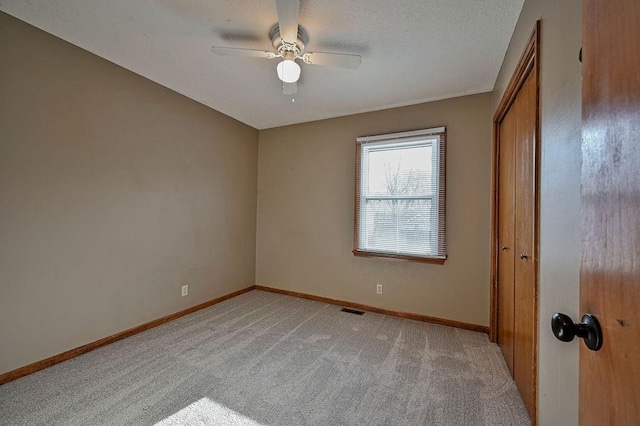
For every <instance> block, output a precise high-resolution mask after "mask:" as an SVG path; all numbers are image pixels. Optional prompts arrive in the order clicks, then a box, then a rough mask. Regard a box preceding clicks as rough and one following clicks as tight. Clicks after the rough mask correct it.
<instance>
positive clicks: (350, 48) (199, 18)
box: [0, 0, 524, 129]
mask: <svg viewBox="0 0 640 426" xmlns="http://www.w3.org/2000/svg"><path fill="white" fill-rule="evenodd" d="M523 2H524V0H401V1H400V0H396V1H393V0H386V1H383V0H359V1H355V0H352V1H344V0H301V7H300V25H301V26H302V27H303V28H304V29H305V30H306V31H307V33H308V34H309V42H308V44H307V51H312V52H313V51H318V52H335V53H353V54H359V55H361V56H362V66H361V67H360V68H359V69H358V70H343V69H336V68H329V67H320V66H313V65H305V64H301V66H302V77H301V79H300V81H299V82H298V93H297V94H296V96H295V103H292V102H291V98H290V97H288V96H283V95H282V89H281V86H280V81H279V80H278V78H277V76H276V71H275V68H276V64H277V60H276V59H274V60H266V59H256V58H242V57H224V56H216V55H214V54H213V53H211V50H210V49H211V46H212V45H218V46H230V47H246V48H253V49H264V50H271V42H270V40H269V31H270V29H271V28H272V27H273V26H274V25H275V24H276V22H277V13H276V6H275V1H274V0H136V1H132V0H108V1H105V0H0V10H2V11H4V12H6V13H8V14H10V15H13V16H15V17H17V18H19V19H21V20H23V21H25V22H28V23H30V24H32V25H34V26H36V27H38V28H41V29H43V30H45V31H47V32H49V33H51V34H54V35H56V36H58V37H60V38H62V39H63V40H66V41H68V42H71V43H73V44H75V45H77V46H79V47H81V48H83V49H86V50H88V51H90V52H93V53H95V54H96V55H98V56H101V57H103V58H105V59H108V60H109V61H112V62H114V63H116V64H118V65H120V66H122V67H124V68H127V69H129V70H131V71H133V72H135V73H138V74H140V75H142V76H144V77H147V78H149V79H151V80H153V81H155V82H157V83H159V84H162V85H164V86H166V87H169V88H171V89H173V90H175V91H176V92H179V93H182V94H183V95H185V96H188V97H190V98H192V99H195V100H196V101H199V102H201V103H203V104H205V105H208V106H210V107H212V108H214V109H216V110H218V111H221V112H223V113H225V114H227V115H229V116H231V117H233V118H235V119H237V120H239V121H242V122H244V123H246V124H248V125H250V126H253V127H255V128H257V129H265V128H270V127H277V126H283V125H287V124H294V123H301V122H305V121H312V120H319V119H323V118H329V117H336V116H341V115H347V114H354V113H358V112H364V111H372V110H378V109H384V108H388V107H393V106H400V105H409V104H415V103H420V102H425V101H430V100H435V99H443V98H450V97H455V96H460V95H466V94H472V93H481V92H486V91H490V90H492V89H493V85H494V83H495V79H496V76H497V75H498V71H499V68H500V65H501V63H502V59H503V57H504V54H505V52H506V49H507V46H508V44H509V40H510V38H511V34H512V32H513V29H514V27H515V24H516V21H517V18H518V15H519V13H520V10H521V9H522V4H523Z"/></svg>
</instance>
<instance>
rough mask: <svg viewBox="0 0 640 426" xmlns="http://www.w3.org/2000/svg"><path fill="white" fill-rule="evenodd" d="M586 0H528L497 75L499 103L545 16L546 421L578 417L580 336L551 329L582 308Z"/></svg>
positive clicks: (542, 337)
mask: <svg viewBox="0 0 640 426" xmlns="http://www.w3.org/2000/svg"><path fill="white" fill-rule="evenodd" d="M581 12H582V9H581V1H580V0H563V1H557V0H526V1H525V4H524V8H523V10H522V13H521V15H520V19H519V20H518V24H517V26H516V30H515V32H514V35H513V38H512V40H511V44H510V45H509V50H508V51H507V54H506V56H505V60H504V64H503V66H502V70H501V72H500V75H499V77H498V80H497V82H496V86H495V91H494V98H493V111H495V109H496V107H497V105H498V102H499V101H500V98H501V97H502V94H503V92H504V89H505V87H506V85H507V83H508V81H509V78H510V77H511V74H512V73H513V70H514V68H515V65H516V63H517V61H518V58H519V57H520V54H521V52H522V50H523V49H524V45H525V43H526V41H527V39H528V38H529V35H530V34H531V31H532V30H533V26H534V23H535V21H536V20H538V19H541V20H542V32H541V39H542V40H541V46H542V49H541V50H542V59H541V61H540V64H541V67H542V70H541V81H540V89H541V99H540V107H541V148H542V149H541V153H542V159H541V160H542V161H541V182H540V284H539V285H540V313H539V315H540V322H539V368H538V380H539V395H538V398H539V399H538V402H539V406H538V410H539V411H538V412H539V419H538V420H539V424H540V425H541V426H545V425H563V426H570V425H575V424H577V423H578V348H579V342H572V343H561V342H559V341H558V340H556V339H555V338H554V337H553V334H552V333H551V327H550V325H549V324H550V320H551V316H552V315H553V314H554V313H555V312H564V313H566V314H568V315H571V317H573V318H574V319H578V318H580V316H579V315H578V296H579V272H580V166H581V152H580V140H581V136H580V129H581V79H580V63H579V62H578V52H579V50H580V46H581V34H582V31H581V25H582V22H581V21H582V13H581Z"/></svg>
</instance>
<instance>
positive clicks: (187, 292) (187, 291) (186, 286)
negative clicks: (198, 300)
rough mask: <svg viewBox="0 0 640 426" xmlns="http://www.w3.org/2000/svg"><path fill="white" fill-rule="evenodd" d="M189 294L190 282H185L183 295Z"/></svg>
mask: <svg viewBox="0 0 640 426" xmlns="http://www.w3.org/2000/svg"><path fill="white" fill-rule="evenodd" d="M188 294H189V284H185V285H183V286H182V296H186V295H188Z"/></svg>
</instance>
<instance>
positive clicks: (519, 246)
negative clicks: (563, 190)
mask: <svg viewBox="0 0 640 426" xmlns="http://www.w3.org/2000/svg"><path fill="white" fill-rule="evenodd" d="M535 96H536V84H535V78H534V77H533V73H530V74H529V76H528V77H527V79H526V80H525V82H524V84H523V86H522V88H521V89H520V92H519V93H518V97H517V98H516V101H515V104H517V109H516V110H515V111H514V113H515V114H517V115H515V116H514V118H515V120H516V137H515V141H516V143H515V188H516V190H515V250H514V261H515V268H514V270H515V280H514V281H515V287H514V302H515V303H514V319H515V324H514V355H513V358H514V365H513V379H514V380H515V382H516V385H518V389H519V390H520V394H521V395H522V399H523V400H524V403H525V406H526V407H527V408H528V409H529V411H530V413H531V410H532V407H533V406H534V399H535V394H534V383H533V380H534V373H535V370H534V366H535V345H534V342H535V333H536V329H535V327H536V326H535V318H536V313H535V312H534V306H535V303H534V301H535V298H536V281H535V280H536V277H535V270H536V269H535V265H536V258H535V256H536V253H535V230H536V227H537V224H536V220H535V208H536V207H535V172H534V171H535V167H536V163H535V158H536V155H535V137H536V122H535V117H536V115H535V108H536V101H535Z"/></svg>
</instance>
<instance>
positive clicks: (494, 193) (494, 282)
mask: <svg viewBox="0 0 640 426" xmlns="http://www.w3.org/2000/svg"><path fill="white" fill-rule="evenodd" d="M531 73H532V76H533V78H534V79H535V84H536V94H535V102H536V108H535V136H534V140H533V144H534V147H533V151H534V159H533V161H534V164H533V175H534V176H533V184H534V212H533V217H534V222H535V223H534V238H533V246H534V252H533V259H532V260H533V262H534V297H533V313H534V318H533V324H534V332H533V339H534V341H533V354H532V359H533V369H532V374H533V380H532V383H533V394H532V396H533V401H532V402H533V407H532V410H531V411H532V416H531V424H532V425H535V424H536V423H537V408H538V392H537V391H538V315H539V313H538V289H539V252H540V250H539V248H540V244H539V235H540V222H539V212H540V194H539V191H538V188H539V181H540V20H538V21H536V23H535V26H534V28H533V31H532V33H531V36H530V37H529V40H528V42H527V44H526V46H525V48H524V51H523V53H522V55H521V56H520V60H519V61H518V65H517V66H516V68H515V71H514V72H513V75H512V76H511V80H510V81H509V84H508V85H507V88H506V90H505V91H504V94H503V96H502V99H501V100H500V103H499V104H498V108H497V109H496V113H495V115H494V116H493V144H492V182H491V302H490V310H491V311H490V324H489V339H490V340H491V341H492V342H497V341H498V315H499V312H498V249H499V247H498V243H499V241H498V201H499V200H498V176H499V175H498V173H499V171H500V158H499V155H498V153H499V148H500V132H499V129H500V123H501V122H502V120H503V119H504V118H505V116H506V115H507V112H508V111H509V108H510V107H511V105H512V104H513V102H514V101H515V99H516V96H517V95H518V93H519V92H520V89H521V88H522V85H523V84H524V82H525V80H526V79H527V77H528V76H529V75H530V74H531Z"/></svg>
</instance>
